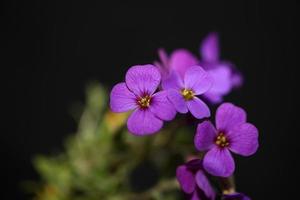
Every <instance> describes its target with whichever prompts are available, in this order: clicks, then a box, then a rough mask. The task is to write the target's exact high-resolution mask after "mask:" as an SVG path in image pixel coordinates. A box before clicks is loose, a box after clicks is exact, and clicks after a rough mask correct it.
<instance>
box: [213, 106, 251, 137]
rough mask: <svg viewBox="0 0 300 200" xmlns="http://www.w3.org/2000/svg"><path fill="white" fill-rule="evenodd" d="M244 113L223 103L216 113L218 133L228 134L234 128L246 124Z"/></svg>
mask: <svg viewBox="0 0 300 200" xmlns="http://www.w3.org/2000/svg"><path fill="white" fill-rule="evenodd" d="M246 118H247V114H246V112H245V111H244V110H243V109H242V108H240V107H237V106H235V105H233V104H231V103H223V104H222V105H220V106H219V107H218V109H217V112H216V127H217V129H218V130H220V131H224V132H228V131H230V129H232V128H233V127H234V126H236V125H238V124H242V123H245V122H246Z"/></svg>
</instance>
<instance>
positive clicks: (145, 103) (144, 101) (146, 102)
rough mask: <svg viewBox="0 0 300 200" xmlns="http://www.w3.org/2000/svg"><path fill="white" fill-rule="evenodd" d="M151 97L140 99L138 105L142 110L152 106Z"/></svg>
mask: <svg viewBox="0 0 300 200" xmlns="http://www.w3.org/2000/svg"><path fill="white" fill-rule="evenodd" d="M150 101H151V97H150V96H149V95H146V96H144V97H141V98H140V99H138V104H139V106H140V107H141V108H148V107H149V106H150Z"/></svg>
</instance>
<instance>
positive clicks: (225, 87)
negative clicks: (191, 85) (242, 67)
mask: <svg viewBox="0 0 300 200" xmlns="http://www.w3.org/2000/svg"><path fill="white" fill-rule="evenodd" d="M200 54H201V60H199V59H198V58H197V57H196V56H194V55H193V54H192V53H191V52H189V51H188V50H186V49H177V50H175V51H174V52H172V53H171V55H170V56H168V55H167V53H166V52H165V51H164V50H163V49H159V51H158V55H159V58H160V62H155V63H154V64H155V65H156V66H157V67H158V68H159V69H160V71H161V73H162V86H163V88H164V85H165V84H164V82H165V81H167V79H168V76H169V75H170V74H172V73H174V72H175V73H177V74H178V75H179V77H181V78H182V79H183V78H184V74H185V73H186V71H187V70H188V69H189V68H190V67H192V66H195V65H200V66H202V67H203V68H204V69H205V70H206V71H207V73H209V74H210V75H211V77H212V78H213V80H214V81H213V85H212V87H211V88H210V89H209V90H208V91H207V92H206V93H205V94H204V97H205V98H206V99H207V100H209V101H210V102H211V103H220V102H221V101H222V100H223V97H224V96H225V95H227V94H229V92H230V91H231V90H232V89H233V88H236V87H239V86H241V85H242V82H243V77H242V75H241V73H240V72H238V70H237V69H236V67H235V66H234V65H233V64H232V63H231V62H228V61H223V60H221V59H220V56H219V54H220V48H219V38H218V35H217V33H210V34H209V35H208V36H207V37H206V38H205V39H204V40H203V42H202V44H201V45H200Z"/></svg>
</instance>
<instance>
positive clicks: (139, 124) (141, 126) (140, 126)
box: [127, 109, 163, 136]
mask: <svg viewBox="0 0 300 200" xmlns="http://www.w3.org/2000/svg"><path fill="white" fill-rule="evenodd" d="M162 126H163V121H162V120H161V119H159V118H157V117H155V116H154V114H153V113H152V112H151V111H150V110H142V109H136V110H135V111H134V112H133V113H132V114H131V115H130V116H129V118H128V120H127V127H128V130H129V131H130V132H131V133H132V134H134V135H137V136H143V135H149V134H153V133H155V132H157V131H159V130H160V129H161V128H162Z"/></svg>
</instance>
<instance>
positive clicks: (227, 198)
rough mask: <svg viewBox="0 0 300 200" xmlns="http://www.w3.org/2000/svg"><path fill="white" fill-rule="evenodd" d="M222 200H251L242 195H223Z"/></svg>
mask: <svg viewBox="0 0 300 200" xmlns="http://www.w3.org/2000/svg"><path fill="white" fill-rule="evenodd" d="M222 200H251V199H250V197H247V196H246V195H244V194H242V193H234V194H225V195H223V196H222Z"/></svg>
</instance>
